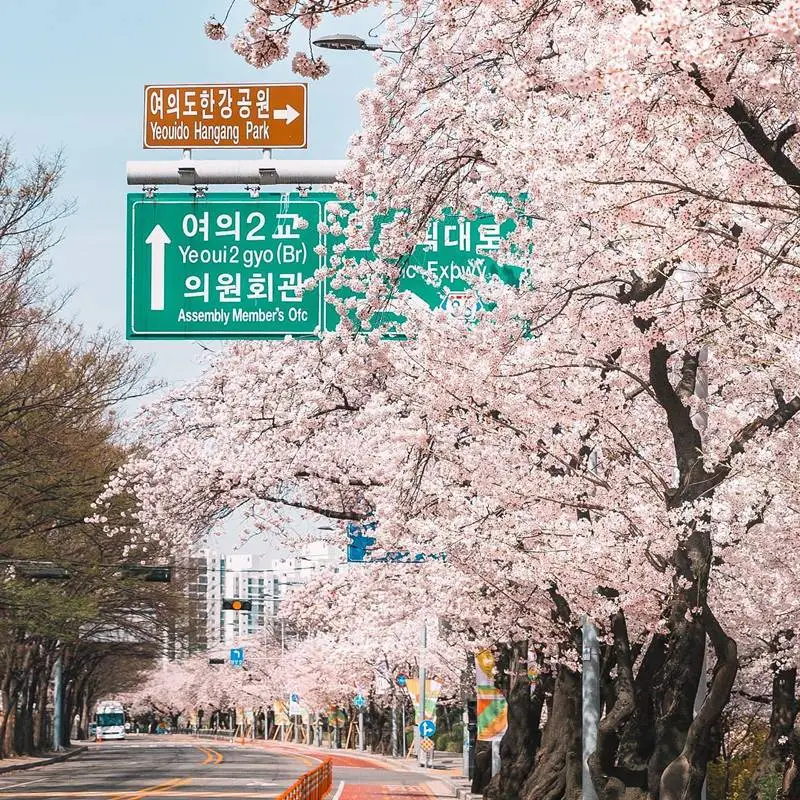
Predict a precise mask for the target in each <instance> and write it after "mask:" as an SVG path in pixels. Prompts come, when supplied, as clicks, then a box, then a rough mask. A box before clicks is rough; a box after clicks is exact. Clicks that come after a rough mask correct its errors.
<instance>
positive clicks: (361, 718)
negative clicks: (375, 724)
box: [358, 708, 364, 752]
mask: <svg viewBox="0 0 800 800" xmlns="http://www.w3.org/2000/svg"><path fill="white" fill-rule="evenodd" d="M358 749H359V750H361V751H362V752H363V750H364V709H363V708H359V709H358Z"/></svg>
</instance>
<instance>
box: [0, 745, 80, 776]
mask: <svg viewBox="0 0 800 800" xmlns="http://www.w3.org/2000/svg"><path fill="white" fill-rule="evenodd" d="M88 749H89V747H88V746H87V745H85V744H84V745H76V746H75V747H70V748H68V749H67V750H65V751H64V752H63V753H55V752H54V753H46V754H45V755H41V756H22V757H20V758H2V759H0V775H3V774H5V773H6V772H16V771H17V770H21V769H33V768H34V767H46V766H47V765H48V764H57V763H58V762H59V761H66V760H67V759H68V758H75V756H79V755H81V753H85V752H86V751H87V750H88Z"/></svg>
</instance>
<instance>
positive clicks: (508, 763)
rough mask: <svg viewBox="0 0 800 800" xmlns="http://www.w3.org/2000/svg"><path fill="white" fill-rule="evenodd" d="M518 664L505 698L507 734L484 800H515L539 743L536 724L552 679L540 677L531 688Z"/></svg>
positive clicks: (524, 671) (537, 724) (532, 763)
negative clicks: (513, 679)
mask: <svg viewBox="0 0 800 800" xmlns="http://www.w3.org/2000/svg"><path fill="white" fill-rule="evenodd" d="M518 664H519V666H518V674H517V676H516V680H515V681H514V684H513V686H512V688H511V690H510V692H509V694H508V696H507V700H508V730H507V731H506V733H505V736H503V739H502V741H501V743H500V773H499V774H498V775H495V776H494V778H492V780H491V783H490V784H489V786H488V788H487V790H486V794H485V796H486V798H487V800H518V798H519V797H520V796H521V793H522V787H523V785H524V783H525V781H526V780H527V779H528V777H529V776H530V774H531V771H532V769H533V766H534V762H535V759H536V751H537V749H538V748H539V743H540V741H541V731H540V730H539V723H540V721H541V718H542V709H543V708H544V700H545V693H546V691H547V688H548V684H550V685H552V679H551V678H550V676H548V675H540V676H539V678H538V679H537V681H536V684H535V685H534V686H533V687H531V683H530V680H529V679H528V675H527V665H526V664H525V663H524V662H522V660H521V659H519V660H518Z"/></svg>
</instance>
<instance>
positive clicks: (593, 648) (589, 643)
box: [581, 617, 600, 800]
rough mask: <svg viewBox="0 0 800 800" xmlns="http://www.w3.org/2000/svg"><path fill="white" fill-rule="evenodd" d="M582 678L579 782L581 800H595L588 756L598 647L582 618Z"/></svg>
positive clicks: (594, 721) (593, 735) (596, 701)
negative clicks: (580, 769) (581, 768)
mask: <svg viewBox="0 0 800 800" xmlns="http://www.w3.org/2000/svg"><path fill="white" fill-rule="evenodd" d="M582 660H583V678H582V680H581V690H582V701H583V726H582V731H581V733H582V739H583V742H582V745H583V746H582V751H583V752H582V756H583V758H582V766H583V770H582V780H581V787H582V790H581V800H597V792H595V790H594V783H592V776H591V774H590V772H589V756H591V755H592V754H593V753H594V751H595V750H596V749H597V726H598V724H599V722H600V646H599V643H598V641H597V628H595V626H594V623H593V622H592V621H591V620H590V619H589V618H588V617H584V618H583V648H582Z"/></svg>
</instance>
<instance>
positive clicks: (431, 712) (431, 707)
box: [406, 678, 442, 725]
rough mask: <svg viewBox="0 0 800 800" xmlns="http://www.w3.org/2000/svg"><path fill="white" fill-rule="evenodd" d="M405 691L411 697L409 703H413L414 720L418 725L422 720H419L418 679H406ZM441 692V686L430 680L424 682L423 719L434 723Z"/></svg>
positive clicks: (437, 682)
mask: <svg viewBox="0 0 800 800" xmlns="http://www.w3.org/2000/svg"><path fill="white" fill-rule="evenodd" d="M406 689H408V693H409V695H411V702H412V703H414V718H415V720H416V724H417V725H419V723H420V722H422V720H421V719H420V718H419V679H418V678H408V679H407V680H406ZM441 691H442V684H441V683H439V681H436V680H433V679H432V678H431V679H429V680H426V681H425V719H432V720H433V721H434V722H435V721H436V704H437V703H438V702H439V694H440V693H441Z"/></svg>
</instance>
